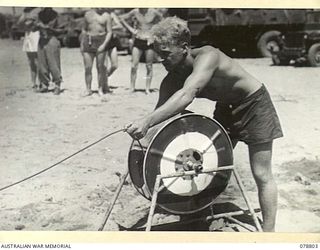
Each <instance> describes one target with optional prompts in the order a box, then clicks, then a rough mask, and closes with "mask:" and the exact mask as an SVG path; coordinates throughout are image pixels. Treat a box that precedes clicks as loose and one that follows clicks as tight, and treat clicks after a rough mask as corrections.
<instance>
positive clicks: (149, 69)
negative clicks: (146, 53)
mask: <svg viewBox="0 0 320 250" xmlns="http://www.w3.org/2000/svg"><path fill="white" fill-rule="evenodd" d="M146 68H147V71H148V72H152V63H146Z"/></svg>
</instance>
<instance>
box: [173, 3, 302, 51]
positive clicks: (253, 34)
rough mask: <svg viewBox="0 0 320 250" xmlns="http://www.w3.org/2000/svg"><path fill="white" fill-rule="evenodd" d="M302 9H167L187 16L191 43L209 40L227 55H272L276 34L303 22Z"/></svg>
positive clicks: (202, 42)
mask: <svg viewBox="0 0 320 250" xmlns="http://www.w3.org/2000/svg"><path fill="white" fill-rule="evenodd" d="M305 12H306V10H302V9H231V8H228V9H212V8H211V9H205V8H192V9H169V14H170V15H177V16H180V17H181V18H184V19H186V20H188V25H189V28H190V30H191V35H192V44H193V45H194V46H201V45H204V44H211V45H213V46H216V47H218V48H219V49H221V50H222V51H224V52H225V53H227V54H228V55H230V56H237V55H240V56H241V55H245V56H247V55H252V56H263V57H271V56H272V54H271V50H273V51H276V50H278V49H279V44H278V36H279V34H280V33H282V32H284V31H286V30H288V29H290V30H298V29H299V27H301V26H303V25H304V24H305V22H306V15H305Z"/></svg>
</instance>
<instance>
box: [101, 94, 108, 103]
mask: <svg viewBox="0 0 320 250" xmlns="http://www.w3.org/2000/svg"><path fill="white" fill-rule="evenodd" d="M108 101H109V98H108V96H107V95H106V94H104V95H102V96H101V102H108Z"/></svg>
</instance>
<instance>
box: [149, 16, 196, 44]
mask: <svg viewBox="0 0 320 250" xmlns="http://www.w3.org/2000/svg"><path fill="white" fill-rule="evenodd" d="M151 33H152V36H153V40H154V41H156V42H158V43H161V44H168V45H169V44H172V45H180V44H182V43H185V42H186V43H187V44H188V45H190V41H191V34H190V30H189V28H188V25H187V22H186V21H185V20H182V19H180V18H178V17H176V16H174V17H167V18H165V19H163V20H162V21H161V22H159V23H157V24H156V25H154V26H153V27H152V29H151Z"/></svg>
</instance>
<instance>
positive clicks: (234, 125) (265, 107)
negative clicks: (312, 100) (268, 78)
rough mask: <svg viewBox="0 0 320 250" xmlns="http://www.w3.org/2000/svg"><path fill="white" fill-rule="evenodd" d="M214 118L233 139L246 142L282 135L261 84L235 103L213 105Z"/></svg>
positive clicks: (254, 142) (273, 110)
mask: <svg viewBox="0 0 320 250" xmlns="http://www.w3.org/2000/svg"><path fill="white" fill-rule="evenodd" d="M214 119H216V120H217V121H218V122H219V123H221V125H222V126H223V127H224V128H225V129H226V130H227V132H228V134H229V136H230V138H231V139H232V140H238V141H243V142H245V143H246V144H258V143H265V142H270V141H272V140H274V139H276V138H279V137H282V136H283V133H282V129H281V126H280V121H279V118H278V115H277V113H276V110H275V108H274V106H273V103H272V101H271V98H270V95H269V93H268V91H267V89H266V88H265V86H264V85H263V86H262V87H261V88H260V89H258V90H257V91H256V92H255V93H253V94H252V95H250V96H248V97H247V98H245V99H244V100H242V101H241V102H240V103H239V104H237V105H228V104H225V103H219V102H217V104H216V109H215V111H214Z"/></svg>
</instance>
